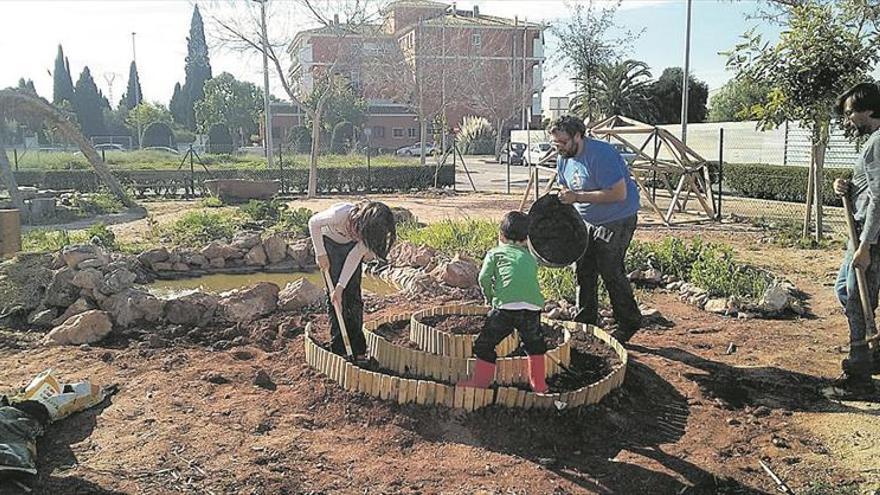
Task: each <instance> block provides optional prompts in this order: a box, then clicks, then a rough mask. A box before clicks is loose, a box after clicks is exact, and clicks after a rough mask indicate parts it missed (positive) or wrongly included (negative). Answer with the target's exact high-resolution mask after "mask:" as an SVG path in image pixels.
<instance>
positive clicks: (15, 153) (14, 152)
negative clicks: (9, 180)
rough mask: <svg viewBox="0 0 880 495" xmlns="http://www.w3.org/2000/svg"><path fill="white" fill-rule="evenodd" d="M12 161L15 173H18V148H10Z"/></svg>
mask: <svg viewBox="0 0 880 495" xmlns="http://www.w3.org/2000/svg"><path fill="white" fill-rule="evenodd" d="M12 160H13V161H14V162H15V171H16V172H18V148H12Z"/></svg>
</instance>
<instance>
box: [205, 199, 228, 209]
mask: <svg viewBox="0 0 880 495" xmlns="http://www.w3.org/2000/svg"><path fill="white" fill-rule="evenodd" d="M201 203H202V206H204V207H205V208H222V207H223V206H225V205H224V204H223V200H222V199H220V198H218V197H217V196H208V197H207V198H202V201H201Z"/></svg>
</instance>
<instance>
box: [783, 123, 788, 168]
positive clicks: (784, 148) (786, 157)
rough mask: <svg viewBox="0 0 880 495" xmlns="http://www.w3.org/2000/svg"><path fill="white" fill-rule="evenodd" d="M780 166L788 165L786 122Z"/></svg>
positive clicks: (786, 124)
mask: <svg viewBox="0 0 880 495" xmlns="http://www.w3.org/2000/svg"><path fill="white" fill-rule="evenodd" d="M782 164H783V165H788V121H787V120H786V121H785V144H784V145H783V147H782Z"/></svg>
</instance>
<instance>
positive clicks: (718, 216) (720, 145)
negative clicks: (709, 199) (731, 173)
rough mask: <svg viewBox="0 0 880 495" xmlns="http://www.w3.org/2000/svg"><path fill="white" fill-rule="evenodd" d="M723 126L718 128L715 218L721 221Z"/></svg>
mask: <svg viewBox="0 0 880 495" xmlns="http://www.w3.org/2000/svg"><path fill="white" fill-rule="evenodd" d="M723 188H724V128H723V127H722V128H721V129H719V130H718V207H717V208H715V220H718V221H721V203H722V198H723V197H724V189H723Z"/></svg>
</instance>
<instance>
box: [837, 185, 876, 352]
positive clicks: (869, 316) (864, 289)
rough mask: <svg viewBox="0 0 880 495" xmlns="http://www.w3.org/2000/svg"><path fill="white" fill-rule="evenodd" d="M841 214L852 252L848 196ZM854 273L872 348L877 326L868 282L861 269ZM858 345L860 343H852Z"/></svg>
mask: <svg viewBox="0 0 880 495" xmlns="http://www.w3.org/2000/svg"><path fill="white" fill-rule="evenodd" d="M842 199H843V213H844V217H845V218H846V228H847V231H848V233H849V240H850V242H851V243H852V244H851V245H852V250H853V252H855V251H856V249H857V248H858V242H859V240H858V239H859V237H858V235H857V234H856V222H855V219H854V218H853V209H852V202H851V201H850V199H849V196H848V195H844V196H843V198H842ZM853 269H854V270H855V271H856V284H857V285H858V287H859V299H861V303H862V314H863V315H865V340H866V341H867V342H868V344H869V345H870V346H871V347H872V348H876V346H877V325H876V323H875V322H874V310H873V309H872V308H871V301H870V299H869V297H868V282H867V280H865V271H864V270H863V269H861V268H857V267H853ZM853 343H854V344H858V343H860V342H853Z"/></svg>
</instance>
